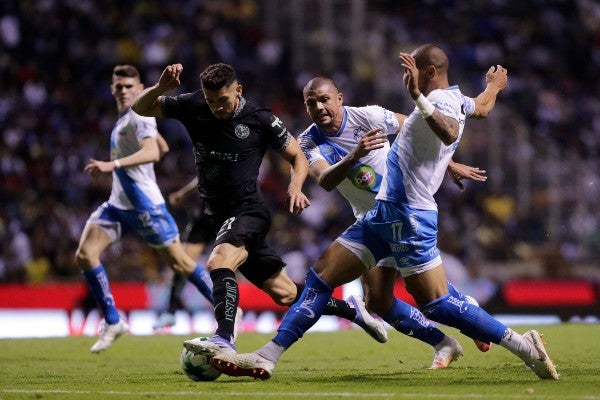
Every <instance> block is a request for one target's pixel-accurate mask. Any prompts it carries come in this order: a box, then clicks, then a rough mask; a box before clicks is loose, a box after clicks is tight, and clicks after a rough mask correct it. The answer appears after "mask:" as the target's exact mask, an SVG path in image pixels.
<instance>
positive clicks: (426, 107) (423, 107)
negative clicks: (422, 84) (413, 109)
mask: <svg viewBox="0 0 600 400" xmlns="http://www.w3.org/2000/svg"><path fill="white" fill-rule="evenodd" d="M415 104H416V105H417V108H418V109H419V111H420V112H421V115H422V116H423V118H428V117H431V114H433V112H434V111H435V106H434V105H433V104H431V102H430V101H429V100H428V99H427V97H425V96H423V93H421V94H420V95H419V97H417V99H416V100H415Z"/></svg>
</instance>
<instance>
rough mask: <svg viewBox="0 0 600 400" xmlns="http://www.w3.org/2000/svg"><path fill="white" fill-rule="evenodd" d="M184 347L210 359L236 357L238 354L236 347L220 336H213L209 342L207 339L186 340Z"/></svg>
mask: <svg viewBox="0 0 600 400" xmlns="http://www.w3.org/2000/svg"><path fill="white" fill-rule="evenodd" d="M183 347H185V348H186V349H187V350H189V351H191V352H192V353H194V354H202V355H206V356H208V357H214V356H223V355H235V354H236V353H237V351H236V348H235V345H234V344H233V343H230V342H229V341H228V340H225V339H223V338H222V337H220V336H213V337H211V338H210V339H208V340H207V339H206V338H195V339H189V340H185V341H184V342H183Z"/></svg>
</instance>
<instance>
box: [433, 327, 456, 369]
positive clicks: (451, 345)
mask: <svg viewBox="0 0 600 400" xmlns="http://www.w3.org/2000/svg"><path fill="white" fill-rule="evenodd" d="M433 348H434V350H433V363H431V367H429V369H440V368H446V367H447V366H448V365H450V363H451V362H452V361H456V360H458V358H459V357H460V356H462V355H463V353H462V347H461V345H460V343H458V341H457V340H456V339H454V338H453V337H452V336H448V335H446V337H445V338H444V340H442V341H441V342H440V343H438V344H436V345H435V346H433Z"/></svg>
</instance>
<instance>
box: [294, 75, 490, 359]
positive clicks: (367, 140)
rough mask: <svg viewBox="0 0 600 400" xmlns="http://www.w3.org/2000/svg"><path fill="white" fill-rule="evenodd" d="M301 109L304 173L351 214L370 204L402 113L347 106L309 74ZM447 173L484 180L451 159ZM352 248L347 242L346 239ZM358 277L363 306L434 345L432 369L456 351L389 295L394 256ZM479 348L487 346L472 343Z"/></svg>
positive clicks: (323, 82) (324, 82) (458, 349)
mask: <svg viewBox="0 0 600 400" xmlns="http://www.w3.org/2000/svg"><path fill="white" fill-rule="evenodd" d="M303 97H304V103H305V106H306V111H307V113H308V115H309V116H310V118H311V119H312V121H313V122H314V123H313V124H312V125H311V126H310V127H308V128H307V129H306V130H305V131H304V132H302V133H301V134H300V136H299V137H298V142H299V144H300V147H301V149H302V151H303V152H304V154H305V155H306V158H307V159H308V162H309V166H310V169H309V173H310V175H311V176H312V177H313V178H314V179H315V181H317V182H318V183H319V185H321V186H322V187H323V188H324V189H326V190H332V189H334V188H336V189H338V190H339V192H340V193H341V194H342V195H343V196H344V197H345V198H346V200H348V202H349V203H350V205H351V207H352V210H353V212H354V216H355V217H356V219H357V220H358V219H361V218H363V217H364V215H365V214H366V213H367V212H368V211H369V210H370V209H371V208H372V207H373V205H374V204H375V195H376V194H377V192H378V191H379V187H380V185H381V181H382V179H383V175H384V174H385V168H386V159H387V153H388V151H389V148H390V145H389V141H388V138H394V137H396V135H397V134H398V132H399V131H400V128H401V127H402V124H403V123H404V120H405V118H406V116H405V115H403V114H399V113H395V112H393V111H390V110H387V109H385V108H382V107H380V106H376V105H370V106H365V107H349V106H344V105H343V95H342V93H341V92H340V91H339V89H338V88H337V86H336V84H335V83H334V82H333V81H332V80H331V79H329V78H325V77H316V78H313V79H311V80H310V81H309V82H308V83H307V84H306V86H305V88H304V90H303ZM452 171H453V172H452V174H451V176H452V177H454V178H455V179H456V176H455V175H456V174H460V173H461V172H463V173H464V174H465V175H462V174H460V175H459V176H460V177H461V179H462V178H472V179H476V180H480V181H481V180H485V175H484V174H485V171H482V170H480V169H478V168H472V167H469V166H466V165H462V164H457V163H452ZM350 248H352V245H350ZM376 266H377V267H379V268H371V269H370V270H369V272H367V273H365V274H363V276H362V277H361V281H362V285H363V290H364V293H365V301H366V303H367V308H368V309H369V310H370V311H372V312H375V313H377V314H378V315H380V316H381V317H382V318H383V319H384V320H385V321H386V322H388V323H389V324H390V325H391V326H393V327H394V328H395V329H396V330H398V331H399V332H401V333H404V334H406V335H409V336H412V337H414V338H417V339H419V340H421V341H423V342H425V343H428V344H430V345H431V346H433V347H434V360H433V363H432V364H431V367H430V368H432V369H437V368H445V367H447V366H448V365H449V364H450V363H451V362H452V361H454V360H456V359H457V358H458V357H459V356H460V355H461V354H462V348H461V346H460V344H459V343H458V342H457V341H456V340H455V339H454V338H452V337H449V336H446V335H445V334H444V333H443V332H442V331H440V330H439V329H437V328H436V327H435V326H434V325H433V324H432V323H431V322H430V321H428V320H427V319H426V318H425V317H424V316H423V314H422V313H421V312H420V311H419V310H418V309H416V308H415V307H412V306H411V305H409V304H407V303H405V302H403V301H401V300H399V299H397V298H395V297H394V285H395V282H396V261H395V260H394V258H393V257H387V258H385V259H383V260H377V261H376ZM478 347H479V348H480V349H481V348H482V347H484V348H485V349H487V348H489V347H487V346H485V344H484V343H478Z"/></svg>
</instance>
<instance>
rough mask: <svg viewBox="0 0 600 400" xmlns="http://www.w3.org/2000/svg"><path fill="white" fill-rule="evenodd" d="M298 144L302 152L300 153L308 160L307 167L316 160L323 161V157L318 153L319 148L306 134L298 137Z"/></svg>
mask: <svg viewBox="0 0 600 400" xmlns="http://www.w3.org/2000/svg"><path fill="white" fill-rule="evenodd" d="M298 144H299V145H300V150H302V153H304V156H305V157H306V159H307V160H308V165H311V164H312V163H314V162H315V161H318V160H325V157H323V155H322V154H321V151H319V146H317V144H316V143H315V141H314V140H313V139H312V137H311V136H310V135H309V134H308V132H304V133H301V134H300V136H298Z"/></svg>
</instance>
